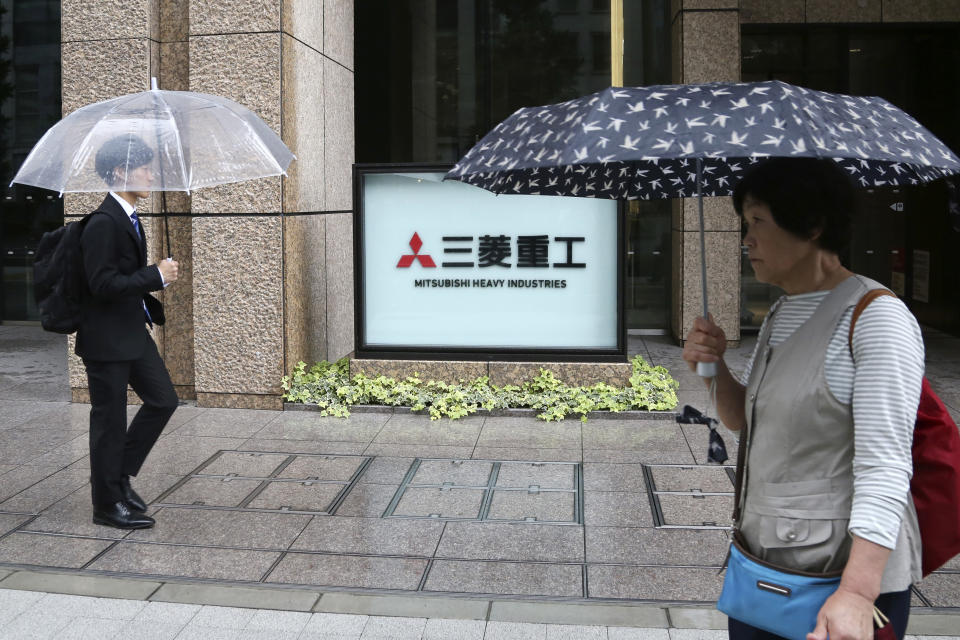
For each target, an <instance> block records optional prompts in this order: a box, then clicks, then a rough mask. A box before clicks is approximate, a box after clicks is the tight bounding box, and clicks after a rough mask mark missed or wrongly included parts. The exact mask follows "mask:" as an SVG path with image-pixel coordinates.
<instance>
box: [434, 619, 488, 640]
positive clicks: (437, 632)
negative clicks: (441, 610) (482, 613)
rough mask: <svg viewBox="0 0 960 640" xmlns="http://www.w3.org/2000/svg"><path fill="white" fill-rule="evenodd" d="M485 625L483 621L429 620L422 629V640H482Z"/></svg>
mask: <svg viewBox="0 0 960 640" xmlns="http://www.w3.org/2000/svg"><path fill="white" fill-rule="evenodd" d="M486 628H487V623H486V622H484V621H483V620H444V619H441V618H431V619H429V620H427V626H425V627H424V628H423V640H449V639H450V638H457V640H483V632H484V631H486Z"/></svg>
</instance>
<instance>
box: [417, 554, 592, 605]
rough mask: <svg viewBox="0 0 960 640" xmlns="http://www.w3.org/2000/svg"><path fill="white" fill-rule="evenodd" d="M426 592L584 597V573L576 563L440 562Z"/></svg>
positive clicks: (432, 572)
mask: <svg viewBox="0 0 960 640" xmlns="http://www.w3.org/2000/svg"><path fill="white" fill-rule="evenodd" d="M424 590H426V591H449V592H453V593H484V594H500V595H529V596H536V595H540V596H568V597H580V596H582V595H583V572H582V570H581V567H580V565H576V564H532V563H520V562H471V561H459V560H436V561H434V563H433V568H432V569H431V570H430V575H429V576H428V577H427V582H426V584H425V585H424Z"/></svg>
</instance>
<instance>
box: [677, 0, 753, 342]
mask: <svg viewBox="0 0 960 640" xmlns="http://www.w3.org/2000/svg"><path fill="white" fill-rule="evenodd" d="M738 5H739V3H738V2H737V0H673V3H672V16H673V20H672V25H673V26H672V34H671V41H672V45H673V82H675V83H699V82H730V81H738V80H739V79H740V24H739V15H738ZM703 204H704V222H705V227H706V229H705V230H706V248H707V295H708V297H709V303H710V312H711V313H712V314H713V316H714V317H715V318H716V319H717V321H718V323H719V324H720V326H721V328H723V330H724V332H725V333H726V335H727V337H728V338H729V339H731V340H738V339H739V337H740V223H739V220H738V219H737V216H736V213H735V212H734V211H733V206H732V205H731V204H730V199H729V198H704V203H703ZM699 233H700V223H699V215H698V210H697V199H696V198H685V199H682V200H681V199H677V200H674V201H673V230H672V236H673V288H672V291H673V294H672V307H673V308H672V314H671V316H672V327H671V329H672V332H673V335H674V337H675V338H676V339H678V340H682V339H683V338H684V337H685V336H686V335H687V333H688V332H689V331H690V329H691V327H692V326H693V321H694V319H695V318H696V317H697V316H699V315H702V314H703V303H702V293H701V291H702V289H701V277H700V236H699Z"/></svg>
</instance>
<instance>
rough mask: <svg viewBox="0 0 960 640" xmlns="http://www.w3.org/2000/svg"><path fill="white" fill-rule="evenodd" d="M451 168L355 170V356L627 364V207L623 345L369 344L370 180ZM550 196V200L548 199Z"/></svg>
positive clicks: (620, 225) (619, 295)
mask: <svg viewBox="0 0 960 640" xmlns="http://www.w3.org/2000/svg"><path fill="white" fill-rule="evenodd" d="M452 168H453V165H451V164H432V163H371V164H354V165H353V273H354V278H353V284H354V305H353V306H354V341H355V342H354V345H355V350H354V357H355V358H357V359H361V360H366V359H387V360H471V361H498V362H503V361H506V362H513V361H524V362H626V361H627V326H626V314H625V313H624V304H625V298H626V292H625V290H624V282H625V279H624V268H625V263H624V256H625V255H626V236H625V230H626V224H625V222H626V212H627V207H626V202H624V201H622V200H621V201H619V202H618V204H617V249H618V250H617V267H616V270H617V285H616V299H617V329H616V330H617V346H616V347H615V348H603V349H590V348H582V349H564V348H557V349H542V348H517V347H486V346H475V347H469V346H464V347H427V346H423V345H410V346H400V345H396V346H384V345H369V344H368V343H367V341H366V335H365V332H364V328H365V324H364V321H365V318H366V309H365V306H364V305H365V300H366V297H365V295H364V289H365V287H364V283H365V278H366V273H365V272H364V262H365V261H364V256H365V253H364V251H365V247H364V242H363V230H364V226H363V225H364V215H363V214H364V212H363V186H364V180H365V178H366V176H368V175H373V174H382V173H446V172H447V171H449V170H450V169H452ZM544 197H550V196H544Z"/></svg>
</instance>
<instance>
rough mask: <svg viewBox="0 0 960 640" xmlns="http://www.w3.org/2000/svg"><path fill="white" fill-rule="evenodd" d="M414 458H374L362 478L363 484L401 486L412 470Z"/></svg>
mask: <svg viewBox="0 0 960 640" xmlns="http://www.w3.org/2000/svg"><path fill="white" fill-rule="evenodd" d="M413 460H414V459H413V458H394V457H390V456H377V457H376V458H374V459H373V460H372V461H371V462H370V464H369V465H367V468H366V470H365V471H364V472H363V475H362V476H360V482H361V483H362V484H397V485H398V484H400V483H401V482H403V479H404V478H405V477H406V475H407V472H408V471H409V470H410V465H411V464H413Z"/></svg>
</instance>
